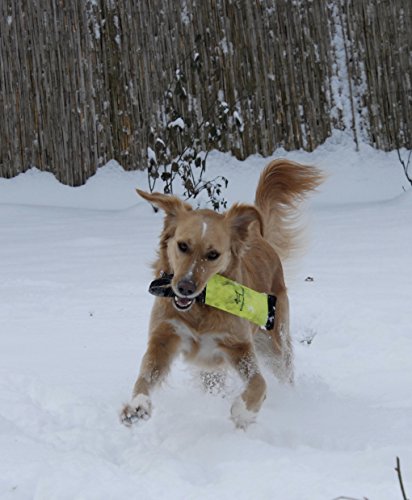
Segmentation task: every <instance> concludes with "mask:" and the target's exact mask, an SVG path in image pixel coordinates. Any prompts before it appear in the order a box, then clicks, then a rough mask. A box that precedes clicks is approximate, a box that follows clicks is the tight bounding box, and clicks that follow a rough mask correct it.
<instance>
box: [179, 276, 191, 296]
mask: <svg viewBox="0 0 412 500" xmlns="http://www.w3.org/2000/svg"><path fill="white" fill-rule="evenodd" d="M177 291H178V292H179V294H180V295H182V296H183V297H187V296H188V295H193V294H194V293H195V291H196V285H195V284H194V283H193V281H190V280H187V279H183V280H181V281H179V283H178V284H177Z"/></svg>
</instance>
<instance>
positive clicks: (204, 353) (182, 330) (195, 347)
mask: <svg viewBox="0 0 412 500" xmlns="http://www.w3.org/2000/svg"><path fill="white" fill-rule="evenodd" d="M171 323H172V324H173V327H174V329H175V332H176V334H177V335H179V337H180V338H181V341H182V352H183V354H184V355H185V357H186V358H187V359H188V360H189V361H192V362H194V363H196V364H198V365H201V366H207V367H213V366H220V365H222V364H223V363H224V362H225V356H224V353H223V352H222V350H221V348H220V346H219V341H221V340H222V339H223V337H224V334H223V333H203V334H201V335H200V334H198V333H196V332H194V331H193V330H191V329H190V328H189V327H188V326H187V325H186V324H184V323H183V322H181V321H178V320H173V321H172V322H171Z"/></svg>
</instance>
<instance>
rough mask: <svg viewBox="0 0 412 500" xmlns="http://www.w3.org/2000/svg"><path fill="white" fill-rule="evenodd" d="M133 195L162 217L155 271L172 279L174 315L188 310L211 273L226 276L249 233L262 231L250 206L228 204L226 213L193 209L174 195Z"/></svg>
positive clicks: (257, 215)
mask: <svg viewBox="0 0 412 500" xmlns="http://www.w3.org/2000/svg"><path fill="white" fill-rule="evenodd" d="M137 192H138V194H139V195H140V196H141V197H142V198H144V199H145V200H147V201H149V202H150V203H152V204H153V205H154V206H155V207H157V208H159V209H161V210H163V211H164V212H165V221H164V228H163V232H162V235H161V238H160V261H161V262H160V266H161V268H162V269H163V270H164V271H167V272H170V273H171V274H173V280H172V288H173V291H174V293H175V295H176V297H175V300H174V304H175V306H176V308H177V309H178V310H188V309H190V307H191V306H192V305H193V302H194V300H195V299H196V297H197V296H198V295H199V294H200V293H201V292H202V291H203V289H204V288H205V286H206V283H207V281H208V280H209V279H210V278H211V277H212V276H213V275H214V274H221V273H224V272H225V271H227V270H228V269H229V268H230V267H231V266H233V263H234V262H235V261H236V262H237V261H238V259H239V258H240V257H241V255H242V252H244V251H245V249H246V248H247V240H248V237H249V234H250V233H251V232H252V227H253V228H254V229H253V230H254V231H260V233H262V232H263V222H262V218H261V215H260V212H259V211H258V210H257V209H256V208H255V207H254V206H252V205H234V206H233V207H232V208H231V209H230V210H229V211H228V212H226V213H224V214H218V213H216V212H213V211H212V210H205V209H202V210H193V209H192V207H191V206H190V205H189V204H187V203H185V202H183V201H181V200H180V199H179V198H177V197H176V196H170V195H165V194H161V193H146V192H144V191H141V190H137Z"/></svg>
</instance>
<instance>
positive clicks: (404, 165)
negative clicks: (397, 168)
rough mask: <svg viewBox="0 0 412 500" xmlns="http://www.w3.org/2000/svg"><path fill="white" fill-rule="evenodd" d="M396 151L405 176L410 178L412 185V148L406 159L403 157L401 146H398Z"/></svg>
mask: <svg viewBox="0 0 412 500" xmlns="http://www.w3.org/2000/svg"><path fill="white" fill-rule="evenodd" d="M396 151H397V153H398V159H399V162H400V164H401V165H402V168H403V171H404V173H405V177H406V178H407V179H408V182H409V184H410V185H411V186H412V172H409V168H410V162H411V155H412V150H411V151H409V153H408V158H407V159H406V160H405V158H403V156H402V154H401V151H400V149H399V148H397V149H396Z"/></svg>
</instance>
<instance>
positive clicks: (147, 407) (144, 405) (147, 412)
mask: <svg viewBox="0 0 412 500" xmlns="http://www.w3.org/2000/svg"><path fill="white" fill-rule="evenodd" d="M151 414H152V402H151V401H150V398H149V396H146V395H145V394H138V395H137V396H135V397H134V398H133V399H132V400H131V401H130V403H129V404H127V405H125V406H124V407H123V410H122V411H121V413H120V420H121V422H122V423H123V424H124V425H126V426H127V427H130V426H131V425H133V424H134V423H135V422H138V421H140V420H149V418H150V416H151Z"/></svg>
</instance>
